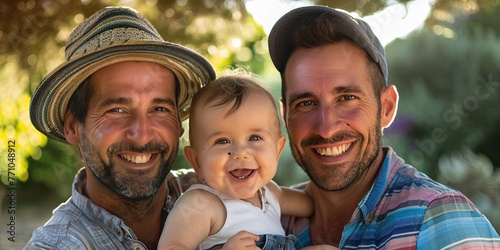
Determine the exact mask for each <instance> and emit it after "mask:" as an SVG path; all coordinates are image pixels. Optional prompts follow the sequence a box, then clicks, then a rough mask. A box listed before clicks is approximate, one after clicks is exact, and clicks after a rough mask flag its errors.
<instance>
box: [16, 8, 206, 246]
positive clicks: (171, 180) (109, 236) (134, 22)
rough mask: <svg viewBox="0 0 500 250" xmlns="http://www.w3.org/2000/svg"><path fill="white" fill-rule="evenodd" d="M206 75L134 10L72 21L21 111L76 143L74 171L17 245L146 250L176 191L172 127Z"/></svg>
mask: <svg viewBox="0 0 500 250" xmlns="http://www.w3.org/2000/svg"><path fill="white" fill-rule="evenodd" d="M214 78H215V72H214V70H213V68H212V66H211V64H210V63H209V62H208V61H207V60H206V59H205V58H203V57H202V56H201V55H199V54H198V53H196V52H194V51H192V50H190V49H188V48H186V47H184V46H181V45H178V44H173V43H169V42H166V41H164V40H163V38H162V37H161V36H160V34H159V33H158V32H157V31H156V29H155V28H154V27H153V26H152V25H151V24H150V23H149V22H148V21H147V20H146V19H144V18H143V17H142V16H141V15H140V14H139V13H137V11H135V10H134V9H131V8H128V7H107V8H104V9H102V10H100V11H98V12H97V13H95V14H94V15H92V16H91V17H89V18H87V19H86V20H84V21H83V22H82V23H81V24H80V25H78V26H77V27H76V28H75V29H74V30H73V32H72V34H71V35H70V38H69V41H68V44H67V45H66V61H65V62H64V63H63V64H61V65H60V66H59V67H57V68H56V69H55V70H53V71H52V72H51V73H49V74H48V75H47V76H45V78H44V79H43V80H42V82H41V83H40V84H39V86H38V87H37V89H36V90H35V92H34V94H33V97H32V100H31V106H30V115H31V120H32V123H33V125H34V126H35V127H36V128H37V129H38V130H39V131H41V132H42V133H44V134H45V135H47V136H48V137H50V138H52V139H55V140H57V141H60V142H64V143H69V144H72V145H75V146H77V147H78V148H79V150H80V153H81V157H82V161H83V164H84V168H83V169H82V170H81V171H80V172H79V173H78V174H77V176H76V177H75V181H74V184H73V191H72V197H71V198H70V199H69V200H68V201H67V202H66V203H64V204H62V205H61V206H59V207H58V208H57V209H56V210H55V211H54V214H53V217H52V218H51V219H50V220H49V221H48V222H47V223H46V224H45V225H44V226H42V227H40V228H38V229H36V230H35V231H34V232H33V236H32V238H31V240H30V242H29V243H28V245H27V246H26V247H25V249H40V248H42V249H147V248H149V249H156V245H157V243H158V239H159V236H160V231H161V228H162V224H163V221H164V220H165V218H166V216H167V215H168V211H169V208H170V207H171V206H172V205H173V203H174V202H175V200H176V199H177V197H178V196H179V194H180V192H181V191H182V185H181V181H180V180H179V178H181V177H180V176H178V175H176V174H175V173H170V169H171V167H172V163H173V162H174V160H175V157H176V155H177V151H178V147H179V137H180V136H181V135H182V133H183V132H184V130H183V128H182V125H181V121H182V120H184V119H186V118H187V116H188V114H189V108H190V102H191V97H192V95H193V94H194V93H195V92H196V91H198V90H199V89H200V88H201V87H202V86H203V85H205V84H206V83H208V82H209V81H211V80H213V79H214ZM169 173H170V174H169Z"/></svg>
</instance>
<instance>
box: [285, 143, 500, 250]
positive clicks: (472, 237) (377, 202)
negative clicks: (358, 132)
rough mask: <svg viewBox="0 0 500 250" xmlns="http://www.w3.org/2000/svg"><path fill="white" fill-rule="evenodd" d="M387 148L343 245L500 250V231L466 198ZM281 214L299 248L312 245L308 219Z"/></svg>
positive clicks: (352, 218)
mask: <svg viewBox="0 0 500 250" xmlns="http://www.w3.org/2000/svg"><path fill="white" fill-rule="evenodd" d="M384 152H386V157H385V160H384V162H383V164H382V167H381V168H380V171H379V174H378V177H377V178H376V180H375V182H374V184H373V186H372V188H371V190H370V191H369V192H368V193H367V194H366V195H365V197H364V198H363V200H361V202H360V203H359V204H358V207H357V209H356V210H355V211H354V214H353V216H352V217H351V221H350V222H349V224H347V225H345V226H344V231H343V233H342V239H341V241H340V245H339V248H340V249H457V248H458V249H500V238H499V236H498V233H497V232H496V231H495V229H494V228H493V226H492V225H491V223H490V222H489V221H488V219H486V217H484V216H483V215H482V214H481V212H479V210H477V208H476V207H475V206H474V204H472V202H471V201H470V200H469V199H467V197H465V196H464V195H463V194H462V193H460V192H458V191H456V190H454V189H451V188H449V187H446V186H444V185H442V184H440V183H437V182H435V181H433V180H431V179H430V178H428V177H427V176H426V175H425V174H423V173H421V172H418V171H417V170H416V169H415V168H414V167H412V166H409V165H406V164H405V163H404V161H403V160H402V159H401V158H399V157H398V156H397V155H396V153H394V151H393V150H392V149H391V148H384ZM332 213H334V211H332ZM282 218H283V219H282V222H283V225H284V227H285V231H286V233H292V234H294V235H296V236H297V244H296V247H297V249H299V248H301V247H303V246H310V245H311V244H312V243H311V242H312V241H311V235H310V228H309V220H308V219H307V218H293V217H282Z"/></svg>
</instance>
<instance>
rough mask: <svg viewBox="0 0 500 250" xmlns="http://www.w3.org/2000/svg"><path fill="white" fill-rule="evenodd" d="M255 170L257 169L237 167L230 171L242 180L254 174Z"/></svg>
mask: <svg viewBox="0 0 500 250" xmlns="http://www.w3.org/2000/svg"><path fill="white" fill-rule="evenodd" d="M254 171H255V170H254V169H247V168H242V169H235V170H232V171H229V173H230V174H231V175H232V176H234V177H236V178H238V179H240V180H242V179H246V178H248V177H249V176H250V175H252V174H253V172H254Z"/></svg>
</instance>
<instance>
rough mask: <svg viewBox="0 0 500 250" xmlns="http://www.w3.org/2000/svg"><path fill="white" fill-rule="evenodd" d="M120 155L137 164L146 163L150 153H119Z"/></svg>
mask: <svg viewBox="0 0 500 250" xmlns="http://www.w3.org/2000/svg"><path fill="white" fill-rule="evenodd" d="M121 157H122V158H123V159H125V160H127V161H129V162H132V163H136V164H139V163H146V162H148V161H149V159H151V154H147V155H128V154H124V155H121Z"/></svg>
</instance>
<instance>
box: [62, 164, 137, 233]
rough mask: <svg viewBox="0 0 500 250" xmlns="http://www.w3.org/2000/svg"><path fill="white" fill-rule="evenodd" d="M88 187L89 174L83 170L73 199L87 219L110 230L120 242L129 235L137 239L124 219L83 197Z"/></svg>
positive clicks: (75, 185) (78, 175) (77, 177)
mask: <svg viewBox="0 0 500 250" xmlns="http://www.w3.org/2000/svg"><path fill="white" fill-rule="evenodd" d="M86 185H87V174H86V172H85V169H84V168H82V169H80V170H79V171H78V173H77V175H76V177H75V180H74V182H73V189H72V198H71V199H72V202H73V203H74V204H75V206H76V207H77V208H78V209H80V211H81V212H82V213H83V214H84V215H85V217H87V218H88V219H89V220H91V221H93V222H94V223H96V224H100V225H101V226H102V228H105V229H107V230H109V231H110V232H111V233H113V234H116V235H117V236H118V238H119V239H120V241H122V240H123V239H124V237H125V235H128V236H129V237H131V238H132V239H137V236H136V235H135V234H134V232H133V231H132V229H131V228H129V227H128V226H127V225H125V222H124V221H123V220H122V219H120V218H119V217H117V216H114V215H112V214H110V213H109V212H108V211H106V210H105V209H104V208H102V207H99V206H97V205H96V204H95V203H94V202H93V201H92V200H90V199H89V198H88V197H87V196H85V195H83V190H85V188H86Z"/></svg>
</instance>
